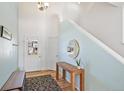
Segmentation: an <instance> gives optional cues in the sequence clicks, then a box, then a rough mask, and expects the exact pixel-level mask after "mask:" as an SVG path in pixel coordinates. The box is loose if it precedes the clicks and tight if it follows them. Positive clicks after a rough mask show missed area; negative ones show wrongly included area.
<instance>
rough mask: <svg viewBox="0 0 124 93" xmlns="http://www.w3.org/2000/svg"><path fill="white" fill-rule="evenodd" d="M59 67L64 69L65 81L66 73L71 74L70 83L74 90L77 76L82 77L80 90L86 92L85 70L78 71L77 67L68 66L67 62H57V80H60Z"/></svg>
mask: <svg viewBox="0 0 124 93" xmlns="http://www.w3.org/2000/svg"><path fill="white" fill-rule="evenodd" d="M59 67H61V68H62V69H63V77H62V78H63V79H65V80H66V71H68V72H69V73H70V74H71V77H70V82H71V85H72V90H75V83H76V82H75V75H76V74H78V75H80V90H81V91H83V90H84V69H77V67H76V66H73V65H71V64H68V63H66V62H57V63H56V79H57V80H59Z"/></svg>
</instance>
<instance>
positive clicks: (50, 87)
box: [24, 75, 62, 91]
mask: <svg viewBox="0 0 124 93" xmlns="http://www.w3.org/2000/svg"><path fill="white" fill-rule="evenodd" d="M61 90H62V89H61V88H60V87H59V85H58V84H57V82H56V81H55V80H54V79H53V78H52V76H51V75H45V76H38V77H32V78H27V79H26V80H25V84H24V91H61Z"/></svg>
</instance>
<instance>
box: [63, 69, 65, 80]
mask: <svg viewBox="0 0 124 93" xmlns="http://www.w3.org/2000/svg"><path fill="white" fill-rule="evenodd" d="M63 79H64V80H66V71H65V70H64V69H63Z"/></svg>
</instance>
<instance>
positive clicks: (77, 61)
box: [76, 58, 81, 69]
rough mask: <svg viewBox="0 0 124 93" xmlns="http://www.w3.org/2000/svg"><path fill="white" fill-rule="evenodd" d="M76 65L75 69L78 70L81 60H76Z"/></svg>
mask: <svg viewBox="0 0 124 93" xmlns="http://www.w3.org/2000/svg"><path fill="white" fill-rule="evenodd" d="M76 63H77V68H78V69H80V68H81V67H80V64H81V58H80V59H76Z"/></svg>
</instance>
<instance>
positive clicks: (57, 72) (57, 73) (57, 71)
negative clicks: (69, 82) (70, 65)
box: [56, 64, 59, 80]
mask: <svg viewBox="0 0 124 93" xmlns="http://www.w3.org/2000/svg"><path fill="white" fill-rule="evenodd" d="M56 80H59V66H58V65H57V64H56Z"/></svg>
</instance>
